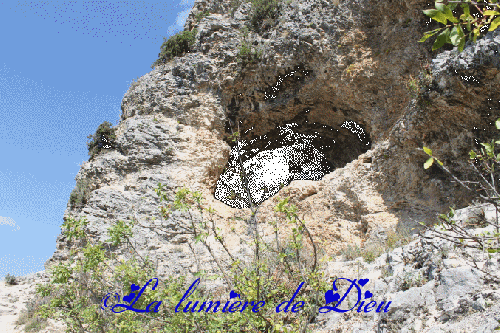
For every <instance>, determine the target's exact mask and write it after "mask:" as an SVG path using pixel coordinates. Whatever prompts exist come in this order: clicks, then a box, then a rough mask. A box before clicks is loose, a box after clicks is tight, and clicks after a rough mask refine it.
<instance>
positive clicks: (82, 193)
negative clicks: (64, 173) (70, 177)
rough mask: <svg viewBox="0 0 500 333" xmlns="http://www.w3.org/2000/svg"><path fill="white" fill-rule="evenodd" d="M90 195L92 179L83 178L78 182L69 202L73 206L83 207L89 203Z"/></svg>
mask: <svg viewBox="0 0 500 333" xmlns="http://www.w3.org/2000/svg"><path fill="white" fill-rule="evenodd" d="M89 195H90V181H89V180H88V179H81V180H78V181H77V182H76V187H75V188H74V189H73V191H71V194H70V196H69V204H70V206H71V208H75V207H82V206H84V205H85V204H86V203H87V200H88V198H89Z"/></svg>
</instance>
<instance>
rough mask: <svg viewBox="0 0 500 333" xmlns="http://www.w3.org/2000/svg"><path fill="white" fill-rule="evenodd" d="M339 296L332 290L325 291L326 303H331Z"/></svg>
mask: <svg viewBox="0 0 500 333" xmlns="http://www.w3.org/2000/svg"><path fill="white" fill-rule="evenodd" d="M339 298H340V295H339V294H338V293H335V294H334V293H333V290H327V291H326V293H325V301H326V304H329V303H332V302H337V301H338V300H339Z"/></svg>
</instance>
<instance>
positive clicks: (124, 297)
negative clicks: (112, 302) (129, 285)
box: [123, 293, 135, 303]
mask: <svg viewBox="0 0 500 333" xmlns="http://www.w3.org/2000/svg"><path fill="white" fill-rule="evenodd" d="M134 298H135V293H131V294H130V295H128V296H123V300H124V301H125V302H127V303H130V302H131V301H132V300H133V299H134Z"/></svg>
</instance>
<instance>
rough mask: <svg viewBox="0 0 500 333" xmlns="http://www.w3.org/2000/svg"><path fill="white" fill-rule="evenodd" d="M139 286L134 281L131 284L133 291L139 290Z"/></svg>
mask: <svg viewBox="0 0 500 333" xmlns="http://www.w3.org/2000/svg"><path fill="white" fill-rule="evenodd" d="M139 288H140V287H139V286H136V285H135V284H133V283H132V285H131V286H130V289H132V291H136V290H139Z"/></svg>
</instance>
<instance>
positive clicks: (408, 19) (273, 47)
mask: <svg viewBox="0 0 500 333" xmlns="http://www.w3.org/2000/svg"><path fill="white" fill-rule="evenodd" d="M230 3H231V2H230V1H225V0H224V1H218V0H214V1H206V0H203V1H196V2H195V5H194V8H193V10H192V11H191V13H190V15H189V18H188V20H187V22H186V25H185V29H192V28H194V27H196V28H197V30H198V33H197V35H196V42H195V46H194V50H193V52H190V53H187V54H185V55H184V56H182V57H177V58H175V59H173V60H172V61H170V62H168V63H167V64H165V65H161V66H157V67H156V68H155V69H153V70H152V71H151V72H150V73H148V74H146V75H144V76H143V77H141V78H140V79H139V81H138V84H137V85H135V86H134V87H131V89H130V90H129V91H128V92H127V93H126V94H125V96H124V98H123V101H122V116H121V121H120V123H119V124H118V126H117V132H116V135H117V144H118V147H117V149H113V150H111V149H110V150H104V151H103V152H102V153H100V154H98V155H97V156H96V157H95V158H94V159H92V160H90V161H88V162H86V163H84V164H83V166H82V168H81V170H80V172H79V173H78V175H77V177H76V179H77V180H88V181H90V197H89V198H88V201H87V203H86V204H85V205H84V206H83V207H70V205H68V209H67V210H66V212H65V214H64V218H65V219H66V218H68V217H69V216H70V215H71V216H74V217H76V218H78V217H83V216H85V217H86V218H87V220H88V221H90V224H89V225H88V231H89V232H90V233H91V234H92V235H94V237H95V239H96V240H101V241H104V240H105V239H106V238H107V234H106V230H107V228H108V227H109V225H110V223H111V221H115V220H119V219H122V220H127V219H129V217H130V216H135V218H136V219H138V220H139V221H141V223H142V224H143V225H146V226H149V227H152V228H153V229H154V228H155V226H159V223H162V225H163V226H164V227H165V228H167V229H168V228H173V225H174V223H173V222H174V220H172V219H176V220H177V221H179V220H181V221H183V220H186V221H187V217H186V216H184V215H182V214H177V215H175V214H174V215H172V217H171V219H170V220H168V221H161V219H160V218H159V212H158V209H157V208H158V205H159V199H158V197H157V195H156V194H155V192H154V188H156V186H157V184H158V183H159V182H161V183H162V184H165V185H166V191H167V195H168V196H169V197H170V198H173V195H174V193H175V191H176V189H178V188H179V187H181V186H186V187H189V188H191V189H193V190H199V191H201V192H202V194H203V195H204V197H205V198H206V199H207V203H208V205H210V206H212V207H213V208H215V210H216V211H217V215H216V223H217V224H218V225H219V227H220V228H221V229H222V230H223V231H224V233H225V235H226V237H227V242H228V244H229V246H231V248H232V249H234V251H235V252H236V253H237V254H238V255H240V256H244V255H245V254H246V253H247V252H246V251H247V250H248V247H247V246H246V245H245V240H247V238H248V233H247V225H246V224H245V222H244V221H239V220H236V221H233V220H231V221H230V220H229V219H230V218H233V217H235V216H238V217H242V216H246V217H248V216H249V215H250V214H249V212H250V211H249V209H238V208H234V207H230V206H228V205H226V204H224V203H222V202H220V201H219V200H217V199H215V197H214V192H215V190H216V183H217V180H218V179H219V176H220V174H221V173H222V172H223V169H224V167H225V166H226V164H227V163H228V159H229V156H230V152H231V148H232V147H233V144H234V143H233V142H232V141H231V140H230V139H229V136H230V135H231V131H230V130H229V125H230V124H231V123H232V124H238V125H239V127H240V132H241V133H242V140H245V141H247V142H251V141H252V140H254V139H256V138H259V137H261V136H264V135H268V137H270V138H273V135H274V134H273V133H274V132H273V131H275V130H276V128H278V127H279V126H281V125H285V124H288V123H292V122H295V123H297V124H300V125H301V126H302V127H301V128H307V131H306V133H302V134H311V133H308V131H310V130H311V127H307V126H309V125H307V124H316V125H315V126H316V127H315V128H314V129H313V130H315V131H318V133H319V136H320V137H321V138H323V139H322V140H324V141H321V142H319V144H320V145H325V143H326V142H328V141H329V140H331V139H333V135H332V131H331V130H330V129H336V130H340V129H342V130H343V131H345V133H340V134H339V135H338V136H337V137H336V140H337V141H336V144H337V145H338V147H339V148H338V150H336V151H334V152H333V153H331V155H330V156H328V154H326V155H325V156H326V158H327V159H329V160H332V161H334V160H335V161H341V162H342V163H340V162H339V165H338V166H337V168H336V169H335V170H333V171H332V172H330V173H328V174H326V175H325V176H324V177H323V178H322V179H321V180H319V181H314V180H294V181H292V182H291V183H290V184H289V185H288V186H286V187H285V188H283V189H282V190H281V191H280V192H279V193H277V195H275V196H274V197H270V198H269V199H268V200H266V201H264V202H263V203H262V205H261V208H260V213H259V221H261V222H262V221H265V220H266V219H267V218H268V217H272V216H273V214H274V212H273V206H274V205H275V204H276V203H277V201H278V199H279V196H280V195H281V194H283V195H289V196H291V202H292V203H294V204H296V205H297V207H298V209H299V212H300V214H301V215H302V214H304V219H305V221H306V224H307V226H308V228H309V229H310V230H311V232H312V233H313V237H314V238H315V240H317V241H318V242H319V241H321V242H323V243H322V244H328V246H325V247H324V251H325V253H327V254H329V255H333V256H334V255H336V254H337V253H338V250H339V249H340V248H342V247H343V246H345V245H346V244H362V243H363V242H364V241H365V240H366V241H369V240H371V239H374V237H376V235H378V234H379V233H380V230H382V231H383V230H387V229H388V228H392V227H394V226H398V227H406V228H410V227H415V226H418V224H417V222H420V221H424V222H435V216H436V213H442V212H443V211H444V210H446V208H447V207H448V206H450V205H451V204H452V203H456V204H457V206H458V208H461V207H465V206H466V205H468V204H469V203H470V201H471V197H470V194H468V193H467V192H464V191H462V190H461V189H460V188H459V187H457V186H455V185H454V184H452V183H450V178H449V177H448V176H447V175H446V174H444V173H443V172H442V171H440V169H439V168H437V167H436V168H434V167H433V168H431V169H429V170H424V169H423V167H422V165H423V163H424V162H425V160H426V158H427V155H426V154H425V153H424V152H423V151H421V150H419V149H421V148H422V146H424V145H425V146H428V147H430V148H432V150H433V153H434V155H435V156H437V157H439V158H440V159H441V160H442V161H443V162H445V163H446V164H447V165H448V166H449V168H450V170H452V171H453V172H455V173H457V174H458V175H459V176H463V177H465V178H467V177H468V176H469V171H468V170H469V169H468V168H466V167H467V164H466V161H467V159H468V152H469V151H470V149H471V148H474V146H475V144H476V142H475V141H474V139H478V140H479V142H486V141H491V139H492V138H497V136H496V135H497V132H496V131H494V127H493V122H494V120H496V118H498V117H499V115H500V99H499V96H500V67H499V62H498V59H499V54H498V52H499V45H500V33H499V32H498V31H495V32H492V33H489V34H488V35H487V37H486V38H484V39H482V40H479V41H478V42H477V43H476V44H472V45H468V46H466V48H465V50H464V53H463V54H461V55H459V54H458V52H457V51H456V50H450V51H444V52H442V53H440V54H438V52H431V51H430V49H431V42H430V40H429V41H428V42H426V43H418V40H419V39H420V38H421V36H422V34H423V33H424V32H425V31H428V30H431V29H433V28H435V26H433V25H432V24H429V23H428V19H427V17H426V16H424V15H423V14H422V10H424V9H427V8H429V7H428V6H429V5H428V3H427V2H426V1H423V0H409V1H396V2H394V1H376V0H346V1H336V0H334V1H324V0H311V1H305V2H304V1H292V2H291V3H290V4H286V5H284V7H283V11H282V13H281V15H280V18H279V19H278V20H277V22H276V23H275V25H274V26H273V25H271V26H268V27H267V28H266V27H265V26H263V27H261V29H260V30H259V33H256V32H252V31H250V32H249V33H248V35H247V36H246V37H245V36H244V34H243V33H242V32H241V31H240V29H242V28H243V26H244V24H245V23H246V20H247V19H248V15H249V13H250V4H249V3H243V4H241V5H240V6H239V8H237V10H236V11H235V13H234V17H231V15H230V14H229V13H230V11H231V10H230V6H231V4H230ZM203 11H208V12H210V13H211V14H210V15H209V16H208V17H204V18H202V19H201V20H200V21H199V22H197V21H196V19H195V15H196V14H197V13H199V12H203ZM266 24H267V23H266ZM244 40H246V41H247V42H249V43H250V44H251V45H252V47H253V48H254V50H255V51H257V50H260V51H262V57H261V59H260V60H259V61H258V62H257V63H253V64H252V63H250V64H247V65H245V66H243V65H242V64H241V63H240V62H239V61H238V57H237V54H238V48H239V47H240V46H241V45H242V42H243V41H244ZM433 58H434V59H433ZM426 65H429V66H428V69H430V70H431V73H435V74H432V75H434V77H433V79H432V80H431V81H432V82H431V83H430V84H428V85H427V86H424V87H421V90H420V91H419V92H420V94H421V97H420V98H419V99H416V98H415V97H414V96H412V93H411V91H410V90H409V88H408V80H409V79H410V78H411V77H418V76H419V74H420V73H422V71H427V69H425V66H426ZM349 121H352V122H354V123H356V124H358V125H359V126H360V127H362V128H363V129H364V130H365V132H366V135H367V137H368V138H369V141H370V146H369V149H368V150H362V149H361V148H362V145H361V144H360V141H359V140H358V138H355V139H352V137H351V136H349V135H348V134H352V133H349V131H348V130H347V129H345V128H342V127H341V125H342V124H344V123H345V122H349ZM306 125H307V126H306ZM234 130H236V129H234ZM260 148H262V147H260ZM152 217H156V218H157V220H156V221H154V222H153V221H152V220H150V219H151V218H152ZM232 228H234V229H232ZM264 230H266V229H265V228H264ZM133 232H134V234H133V239H132V240H133V243H134V246H135V247H136V248H137V249H139V253H140V254H141V255H145V254H148V255H149V256H150V257H152V258H153V260H154V261H156V262H157V264H158V269H159V272H160V275H159V276H158V278H160V279H163V278H165V277H166V276H168V275H170V274H174V275H175V274H182V275H188V276H189V275H190V274H192V273H194V272H196V271H198V270H200V269H205V270H207V271H211V270H214V269H215V266H214V264H213V263H212V262H211V261H210V260H208V259H209V256H208V254H207V253H205V252H204V250H203V249H202V248H201V247H199V248H196V249H195V250H196V251H198V252H199V253H200V255H202V256H205V258H207V260H203V261H201V262H195V261H194V260H193V258H192V257H191V255H190V253H189V250H188V246H187V244H186V242H187V236H178V237H174V238H168V239H167V238H165V237H164V236H162V234H161V233H160V234H157V233H155V232H154V230H151V229H148V228H140V227H137V226H136V227H134V228H133ZM265 232H267V231H265ZM81 246H82V244H80V243H75V242H70V241H69V240H68V239H66V238H65V237H64V236H63V235H60V236H59V237H58V238H57V250H56V252H55V253H54V255H53V257H52V258H51V259H50V260H49V261H48V262H47V263H46V268H47V269H48V268H50V267H51V266H52V265H54V264H56V263H58V262H65V261H67V260H68V256H69V251H70V249H74V248H78V247H81ZM108 250H109V251H112V252H115V253H118V254H119V255H120V256H121V257H127V256H128V254H129V250H128V249H127V248H125V247H119V248H111V247H108ZM221 253H222V251H221ZM360 332H361V331H360Z"/></svg>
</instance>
